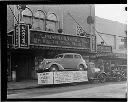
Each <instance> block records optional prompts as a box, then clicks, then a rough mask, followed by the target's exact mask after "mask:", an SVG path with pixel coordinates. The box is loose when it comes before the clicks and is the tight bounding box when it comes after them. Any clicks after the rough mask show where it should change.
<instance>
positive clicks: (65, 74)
mask: <svg viewBox="0 0 128 102" xmlns="http://www.w3.org/2000/svg"><path fill="white" fill-rule="evenodd" d="M72 82H73V71H62V72H54V84H62V83H72Z"/></svg>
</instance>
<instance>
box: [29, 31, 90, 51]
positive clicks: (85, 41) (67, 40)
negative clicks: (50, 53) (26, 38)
mask: <svg viewBox="0 0 128 102" xmlns="http://www.w3.org/2000/svg"><path fill="white" fill-rule="evenodd" d="M30 44H31V45H49V46H57V47H59V46H61V47H70V48H75V47H76V48H84V49H90V38H87V37H78V36H71V35H62V34H55V33H48V32H40V31H34V30H30Z"/></svg>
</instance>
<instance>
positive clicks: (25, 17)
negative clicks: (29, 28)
mask: <svg viewBox="0 0 128 102" xmlns="http://www.w3.org/2000/svg"><path fill="white" fill-rule="evenodd" d="M22 21H23V22H24V23H26V24H31V25H32V12H31V11H30V10H29V9H25V10H24V11H23V12H22Z"/></svg>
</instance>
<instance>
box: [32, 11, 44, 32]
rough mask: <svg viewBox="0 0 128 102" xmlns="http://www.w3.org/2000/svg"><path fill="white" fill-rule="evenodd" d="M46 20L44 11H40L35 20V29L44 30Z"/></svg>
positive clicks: (35, 14) (36, 13) (35, 15)
mask: <svg viewBox="0 0 128 102" xmlns="http://www.w3.org/2000/svg"><path fill="white" fill-rule="evenodd" d="M44 19H45V14H44V12H43V11H41V10H38V11H37V12H35V13H34V19H33V29H36V30H44V25H45V23H44Z"/></svg>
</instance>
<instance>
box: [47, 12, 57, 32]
mask: <svg viewBox="0 0 128 102" xmlns="http://www.w3.org/2000/svg"><path fill="white" fill-rule="evenodd" d="M57 24H58V20H57V17H56V15H55V14H54V13H50V14H49V15H48V16H47V20H46V31H49V32H57Z"/></svg>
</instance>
